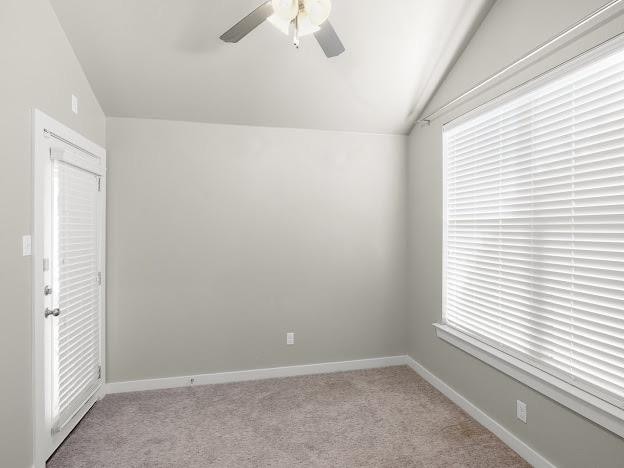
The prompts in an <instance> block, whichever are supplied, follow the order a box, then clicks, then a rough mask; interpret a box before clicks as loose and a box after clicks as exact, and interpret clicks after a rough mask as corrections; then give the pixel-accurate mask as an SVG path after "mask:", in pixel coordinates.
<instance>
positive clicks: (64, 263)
mask: <svg viewBox="0 0 624 468" xmlns="http://www.w3.org/2000/svg"><path fill="white" fill-rule="evenodd" d="M53 190H54V193H53V201H52V204H53V206H52V214H53V220H52V222H53V230H52V231H53V239H52V262H51V263H52V265H51V266H52V294H53V301H54V303H55V307H58V308H59V309H60V311H61V313H60V315H59V316H58V318H56V319H55V320H54V321H53V322H52V323H53V327H52V335H53V336H52V348H53V350H52V353H53V356H52V361H53V369H52V373H53V375H52V379H53V383H52V388H53V392H52V413H53V417H54V420H55V430H59V429H60V428H62V427H63V425H64V424H65V423H66V422H67V421H68V420H69V419H70V418H71V417H72V416H73V415H74V414H75V412H76V411H77V410H78V409H79V408H80V407H81V406H82V405H83V404H84V403H85V401H86V400H88V399H89V397H91V395H92V394H93V393H94V391H95V390H97V387H98V385H99V383H100V372H99V365H100V311H99V285H98V242H99V240H98V199H97V195H98V177H97V176H96V175H95V174H93V173H91V172H87V171H86V170H83V169H80V168H78V167H75V166H72V165H70V164H67V163H65V162H63V161H59V160H55V161H53Z"/></svg>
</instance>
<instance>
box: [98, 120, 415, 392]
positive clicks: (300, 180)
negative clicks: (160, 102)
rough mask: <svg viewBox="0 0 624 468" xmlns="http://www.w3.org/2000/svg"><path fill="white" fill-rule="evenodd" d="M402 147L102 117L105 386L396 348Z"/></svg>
mask: <svg viewBox="0 0 624 468" xmlns="http://www.w3.org/2000/svg"><path fill="white" fill-rule="evenodd" d="M406 143H407V139H406V138H405V137H404V136H384V135H370V134H357V133H338V132H326V131H315V130H293V129H278V128H258V127H243V126H227V125H211V124H200V123H185V122H171V121H160V120H141V119H117V118H113V119H109V120H108V124H107V149H108V197H109V198H108V209H109V211H108V214H109V224H108V228H109V231H108V264H107V268H108V291H107V298H108V324H107V332H108V338H107V341H108V355H107V357H108V362H107V371H108V380H109V381H123V380H133V379H143V378H150V377H163V376H176V375H187V374H197V373H210V372H218V371H229V370H237V369H254V368H262V367H274V366H283V365H292V364H305V363H315V362H324V361H336V360H348V359H358V358H371V357H375V356H390V355H398V354H404V352H405V348H406V334H405V331H404V323H405V319H406V317H405V312H406V307H405V300H404V299H405V291H404V285H405V277H406V238H405V232H406V226H405V214H406V212H405V202H406V179H405V154H406ZM287 331H294V332H295V334H296V335H295V336H296V340H295V345H294V346H287V345H286V332H287Z"/></svg>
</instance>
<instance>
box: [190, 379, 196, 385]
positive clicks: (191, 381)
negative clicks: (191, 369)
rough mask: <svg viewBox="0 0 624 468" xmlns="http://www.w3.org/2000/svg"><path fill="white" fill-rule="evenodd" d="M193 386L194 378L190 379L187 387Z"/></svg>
mask: <svg viewBox="0 0 624 468" xmlns="http://www.w3.org/2000/svg"><path fill="white" fill-rule="evenodd" d="M194 384H195V377H191V378H190V379H189V385H194Z"/></svg>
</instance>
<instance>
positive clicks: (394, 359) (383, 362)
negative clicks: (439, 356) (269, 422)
mask: <svg viewBox="0 0 624 468" xmlns="http://www.w3.org/2000/svg"><path fill="white" fill-rule="evenodd" d="M406 359H407V356H404V355H403V356H388V357H380V358H372V359H358V360H354V361H338V362H324V363H319V364H304V365H300V366H287V367H271V368H267V369H251V370H242V371H233V372H217V373H214V374H199V375H184V376H178V377H164V378H160V379H144V380H129V381H125V382H109V383H107V384H106V393H107V394H110V393H124V392H137V391H143V390H158V389H163V388H176V387H188V386H190V385H191V378H193V379H195V380H194V383H193V385H208V384H220V383H228V382H243V381H247V380H262V379H273V378H277V377H293V376H297V375H311V374H326V373H330V372H341V371H350V370H359V369H375V368H379V367H389V366H402V365H405V363H406Z"/></svg>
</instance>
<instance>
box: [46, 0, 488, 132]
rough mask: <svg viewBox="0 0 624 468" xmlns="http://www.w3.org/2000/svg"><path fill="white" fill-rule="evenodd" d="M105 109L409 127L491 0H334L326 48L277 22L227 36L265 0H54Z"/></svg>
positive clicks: (218, 119)
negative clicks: (338, 51)
mask: <svg viewBox="0 0 624 468" xmlns="http://www.w3.org/2000/svg"><path fill="white" fill-rule="evenodd" d="M51 3H52V5H53V6H54V8H55V11H56V13H57V16H58V18H59V20H60V22H61V25H62V26H63V28H64V29H65V32H66V34H67V36H68V38H69V40H70V42H71V44H72V46H73V48H74V50H75V52H76V54H77V56H78V58H79V60H80V62H81V63H82V66H83V68H84V70H85V73H86V74H87V77H88V79H89V81H90V83H91V85H92V87H93V90H94V91H95V94H96V95H97V97H98V99H99V100H100V104H101V105H102V107H103V109H104V111H105V112H106V114H107V115H108V116H115V117H140V118H159V119H170V120H187V121H198V122H211V123H224V124H240V125H260V126H278V127H297V128H315V129H325V130H345V131H358V132H373V133H406V132H407V131H409V129H410V128H411V126H412V124H413V121H414V119H415V118H416V116H417V114H418V113H419V111H420V110H421V109H422V107H423V106H424V105H425V104H426V102H427V100H428V99H429V97H430V96H431V94H432V92H433V91H434V90H435V88H436V86H437V85H438V83H439V81H440V79H441V77H442V76H443V75H444V73H445V71H446V70H447V69H448V67H449V65H450V64H451V63H452V61H453V59H454V58H456V56H457V53H458V51H460V50H461V48H462V46H463V44H464V43H465V41H466V40H467V38H468V37H469V35H470V34H471V31H472V30H473V28H474V26H475V24H477V23H478V21H479V20H480V18H481V17H482V15H483V14H484V12H485V11H487V9H488V8H489V6H490V4H491V2H490V1H487V0H390V1H388V0H386V1H378V0H334V1H333V11H332V15H331V22H332V24H333V26H334V28H335V29H336V31H337V32H338V34H339V35H340V37H341V39H342V41H343V43H344V44H345V46H346V48H347V51H346V52H345V53H344V54H342V55H340V56H338V57H335V58H332V59H327V58H326V57H325V56H324V54H323V52H322V50H321V49H320V47H319V45H318V44H317V43H316V41H315V39H314V37H313V36H307V37H304V38H302V44H301V48H300V49H295V48H294V47H293V46H292V45H291V42H290V39H289V38H288V37H287V36H285V35H283V34H282V33H281V32H279V31H278V30H277V29H275V28H274V27H273V26H272V25H271V24H269V23H268V22H266V23H264V24H262V25H260V26H259V27H258V28H257V29H256V30H254V31H253V32H252V33H251V34H249V35H248V36H247V37H246V38H244V39H243V40H242V41H241V42H239V43H238V44H225V43H222V42H221V41H220V40H219V39H218V37H219V36H220V34H221V33H223V32H224V31H225V30H227V29H228V28H229V27H230V26H232V25H233V24H234V23H235V22H237V21H238V20H239V19H241V18H242V17H243V16H245V15H246V14H247V13H249V12H250V11H251V10H253V9H254V8H256V7H257V6H258V5H260V4H261V3H262V2H261V0H213V1H207V0H175V1H172V0H132V1H128V0H106V1H99V0H51Z"/></svg>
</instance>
